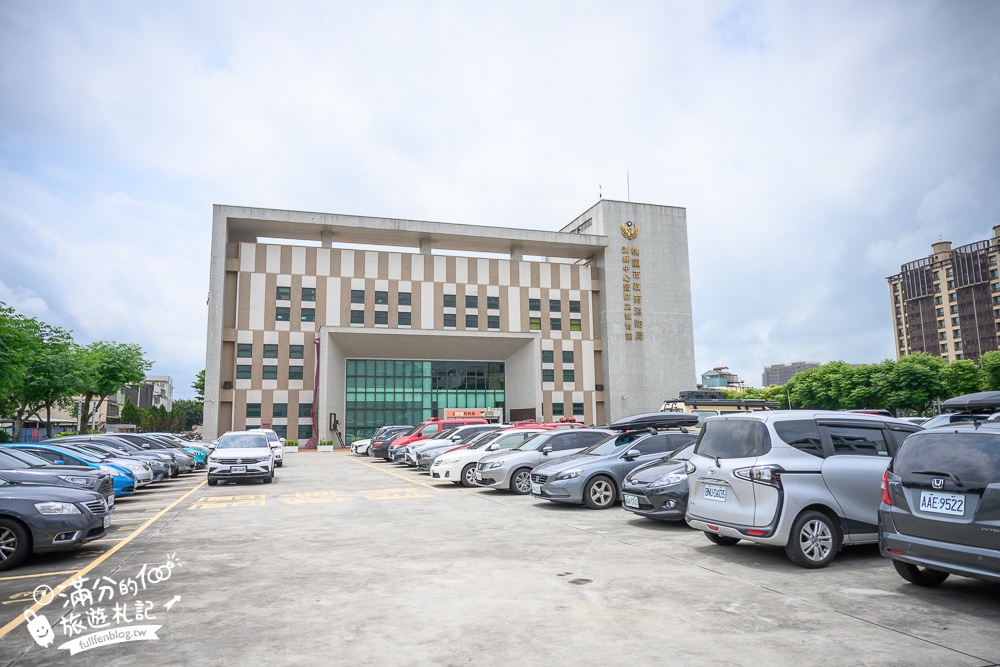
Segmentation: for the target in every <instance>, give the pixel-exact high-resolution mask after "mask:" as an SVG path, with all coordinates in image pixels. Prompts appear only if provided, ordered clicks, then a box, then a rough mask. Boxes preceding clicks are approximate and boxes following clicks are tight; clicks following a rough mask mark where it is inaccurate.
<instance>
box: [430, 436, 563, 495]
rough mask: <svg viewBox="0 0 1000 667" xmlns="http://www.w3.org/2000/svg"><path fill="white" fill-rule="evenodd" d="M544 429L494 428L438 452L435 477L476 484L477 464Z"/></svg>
mask: <svg viewBox="0 0 1000 667" xmlns="http://www.w3.org/2000/svg"><path fill="white" fill-rule="evenodd" d="M544 432H545V431H543V430H540V429H522V428H516V429H505V430H503V431H491V432H489V433H488V434H486V435H484V436H482V437H480V438H477V439H476V441H475V442H474V443H471V444H469V445H468V446H467V447H459V448H457V449H453V450H451V451H447V452H444V453H443V454H441V455H440V456H438V457H437V458H436V459H435V461H434V465H433V466H431V477H432V478H433V479H440V480H446V481H450V482H454V483H455V484H461V485H462V486H470V487H471V486H475V485H476V464H477V463H478V462H479V461H480V460H481V459H482V458H483V457H484V456H486V455H487V454H490V453H492V452H501V451H506V450H508V449H514V448H516V447H520V446H521V445H522V444H524V441H525V440H527V439H528V438H533V437H535V436H536V435H537V434H539V433H544Z"/></svg>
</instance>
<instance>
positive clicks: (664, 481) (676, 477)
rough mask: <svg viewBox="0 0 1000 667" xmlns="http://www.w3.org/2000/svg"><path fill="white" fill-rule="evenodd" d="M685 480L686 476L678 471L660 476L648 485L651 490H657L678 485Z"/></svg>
mask: <svg viewBox="0 0 1000 667" xmlns="http://www.w3.org/2000/svg"><path fill="white" fill-rule="evenodd" d="M686 480H687V475H685V474H684V473H683V472H681V471H680V470H678V471H677V472H671V473H668V474H666V475H660V476H659V477H657V478H656V479H654V480H653V482H652V484H650V485H649V488H651V489H659V488H661V487H664V486H673V485H674V484H680V483H681V482H684V481H686Z"/></svg>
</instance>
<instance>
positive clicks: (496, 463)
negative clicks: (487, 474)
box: [490, 461, 503, 470]
mask: <svg viewBox="0 0 1000 667" xmlns="http://www.w3.org/2000/svg"><path fill="white" fill-rule="evenodd" d="M502 465H503V461H494V462H493V463H491V464H490V470H492V469H493V468H499V467H500V466H502Z"/></svg>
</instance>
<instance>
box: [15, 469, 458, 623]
mask: <svg viewBox="0 0 1000 667" xmlns="http://www.w3.org/2000/svg"><path fill="white" fill-rule="evenodd" d="M347 460H348V461H351V462H352V463H357V464H358V465H362V466H365V467H366V468H371V469H372V470H378V471H379V472H384V473H385V474H386V475H392V476H393V477H398V478H399V479H402V480H404V481H407V482H409V483H410V484H419V485H420V486H422V487H425V488H428V489H431V490H432V491H440V489H438V488H437V487H434V486H431V485H430V484H424V483H423V482H418V481H417V480H415V479H410V478H409V477H403V476H402V475H397V474H396V473H394V472H390V471H388V470H383V469H382V468H380V467H378V466H373V465H372V464H370V463H365V462H364V461H359V460H357V459H347ZM2 636H3V635H0V637H2Z"/></svg>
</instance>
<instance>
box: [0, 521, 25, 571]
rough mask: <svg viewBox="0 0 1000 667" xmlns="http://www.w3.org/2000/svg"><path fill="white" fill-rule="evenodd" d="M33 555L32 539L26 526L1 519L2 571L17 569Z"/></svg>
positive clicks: (0, 569) (0, 557)
mask: <svg viewBox="0 0 1000 667" xmlns="http://www.w3.org/2000/svg"><path fill="white" fill-rule="evenodd" d="M30 553H31V538H30V537H29V536H28V531H27V530H25V529H24V526H22V525H21V524H19V523H18V522H17V521H13V520H11V519H0V571H2V570H9V569H11V568H13V567H17V566H18V565H20V564H21V562H22V561H23V560H24V559H25V558H27V557H28V554H30Z"/></svg>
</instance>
